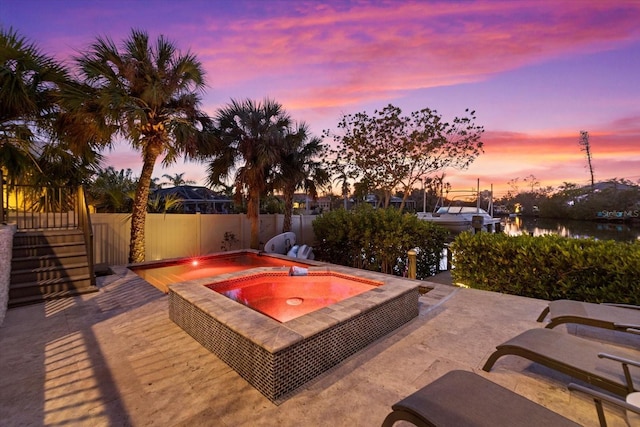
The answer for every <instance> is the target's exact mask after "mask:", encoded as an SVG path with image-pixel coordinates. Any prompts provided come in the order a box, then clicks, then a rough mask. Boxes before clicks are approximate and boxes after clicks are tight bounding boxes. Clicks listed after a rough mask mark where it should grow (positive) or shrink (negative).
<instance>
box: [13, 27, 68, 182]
mask: <svg viewBox="0 0 640 427" xmlns="http://www.w3.org/2000/svg"><path fill="white" fill-rule="evenodd" d="M68 79H69V75H68V72H67V70H66V69H65V68H64V67H62V66H61V65H60V64H58V63H57V62H56V61H55V60H54V59H53V58H51V57H49V56H46V55H44V54H42V53H41V52H40V50H39V49H38V47H37V46H36V45H35V44H33V43H30V42H29V41H27V40H26V39H25V38H24V37H22V36H21V35H19V34H18V33H17V32H16V31H14V30H13V29H12V28H10V29H8V30H5V29H2V28H0V167H1V168H2V169H4V171H5V172H6V173H7V174H8V176H9V178H10V180H11V181H12V182H13V181H14V180H15V179H16V178H18V177H21V176H24V175H25V174H26V173H27V172H33V171H37V170H38V165H37V157H38V156H39V155H40V151H41V149H42V148H43V146H44V143H43V141H42V139H41V138H40V137H42V136H45V135H47V134H49V133H50V132H49V131H50V130H51V129H52V125H51V123H50V122H51V120H52V119H53V117H54V116H55V114H56V113H57V111H58V106H57V103H56V100H57V98H56V93H57V91H58V90H59V88H60V86H61V85H62V84H64V83H65V82H67V81H68Z"/></svg>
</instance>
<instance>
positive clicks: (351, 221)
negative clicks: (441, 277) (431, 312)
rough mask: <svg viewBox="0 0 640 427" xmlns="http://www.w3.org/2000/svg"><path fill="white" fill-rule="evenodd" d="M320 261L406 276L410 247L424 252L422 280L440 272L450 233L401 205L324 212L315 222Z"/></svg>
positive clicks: (420, 259) (420, 266) (420, 263)
mask: <svg viewBox="0 0 640 427" xmlns="http://www.w3.org/2000/svg"><path fill="white" fill-rule="evenodd" d="M313 231H314V233H315V235H316V239H317V242H316V243H314V246H313V251H314V253H315V254H316V257H317V259H319V260H322V261H325V262H330V263H333V264H340V265H346V266H349V267H356V268H361V269H366V270H372V271H379V272H382V273H388V274H395V275H398V276H402V275H405V273H406V266H407V251H408V250H409V249H413V248H419V250H418V257H417V258H418V262H417V278H419V279H421V278H425V277H428V276H432V275H434V274H436V273H437V272H438V271H439V270H438V268H439V262H440V255H441V253H442V250H443V248H444V243H445V239H446V237H447V236H448V231H447V230H445V229H444V228H442V227H438V226H435V225H433V224H431V223H428V222H425V221H421V220H419V219H418V218H417V217H416V216H415V215H411V214H408V213H406V214H402V213H400V212H399V211H398V210H397V209H394V208H389V209H373V208H372V207H371V206H369V205H368V204H365V205H362V206H359V207H358V208H357V209H354V210H351V211H345V210H344V209H338V210H336V211H331V212H328V213H324V214H322V215H321V216H319V217H318V218H316V220H315V221H314V222H313Z"/></svg>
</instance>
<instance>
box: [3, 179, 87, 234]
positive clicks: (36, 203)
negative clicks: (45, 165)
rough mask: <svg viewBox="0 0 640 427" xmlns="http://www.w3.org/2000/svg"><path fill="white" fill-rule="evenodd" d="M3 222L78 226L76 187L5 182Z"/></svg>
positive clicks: (21, 225) (21, 227) (28, 225)
mask: <svg viewBox="0 0 640 427" xmlns="http://www.w3.org/2000/svg"><path fill="white" fill-rule="evenodd" d="M2 194H3V196H2V198H3V202H2V205H3V208H2V215H3V216H4V219H3V222H15V224H16V226H17V228H18V229H19V230H43V229H45V230H46V229H57V230H60V229H63V230H64V229H77V228H78V209H77V203H76V190H75V189H74V188H73V187H41V186H35V185H25V184H12V185H11V186H3V191H2Z"/></svg>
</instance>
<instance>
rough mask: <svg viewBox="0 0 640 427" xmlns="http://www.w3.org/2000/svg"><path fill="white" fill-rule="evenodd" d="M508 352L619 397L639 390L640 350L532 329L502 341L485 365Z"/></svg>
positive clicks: (489, 366)
mask: <svg viewBox="0 0 640 427" xmlns="http://www.w3.org/2000/svg"><path fill="white" fill-rule="evenodd" d="M506 355H514V356H520V357H524V358H526V359H529V360H531V361H533V362H536V363H539V364H541V365H544V366H547V367H548V368H551V369H555V370H557V371H559V372H562V373H564V374H567V375H570V376H572V377H574V378H576V379H579V380H581V381H584V382H586V383H589V384H592V385H594V386H596V387H600V388H602V389H604V390H607V391H609V392H611V393H614V394H617V395H619V396H626V395H627V394H629V393H631V392H634V391H638V387H639V386H640V371H639V370H638V369H637V368H640V362H638V361H640V351H633V350H628V349H623V348H619V347H614V346H611V345H607V344H603V343H600V342H598V341H592V340H588V339H584V338H579V337H576V336H574V335H571V334H566V333H563V332H560V331H556V330H553V329H543V328H540V329H530V330H528V331H525V332H523V333H521V334H520V335H518V336H516V337H514V338H512V339H510V340H508V341H507V342H505V343H503V344H500V345H499V346H497V347H496V351H495V352H494V353H493V354H492V355H491V356H489V359H487V361H486V363H485V364H484V366H483V368H482V369H484V370H485V371H487V372H489V371H490V370H491V368H492V367H493V365H494V364H495V363H496V361H497V360H498V359H499V358H500V357H502V356H506Z"/></svg>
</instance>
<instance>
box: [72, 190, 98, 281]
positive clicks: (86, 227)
mask: <svg viewBox="0 0 640 427" xmlns="http://www.w3.org/2000/svg"><path fill="white" fill-rule="evenodd" d="M76 212H77V213H78V228H79V229H80V230H82V234H83V235H84V244H85V247H86V248H87V261H88V263H89V277H90V280H91V285H92V286H95V285H96V275H95V274H94V273H95V256H94V253H93V226H92V225H91V215H90V214H89V204H88V203H87V198H86V197H85V194H84V188H83V187H82V186H78V189H77V191H76Z"/></svg>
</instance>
